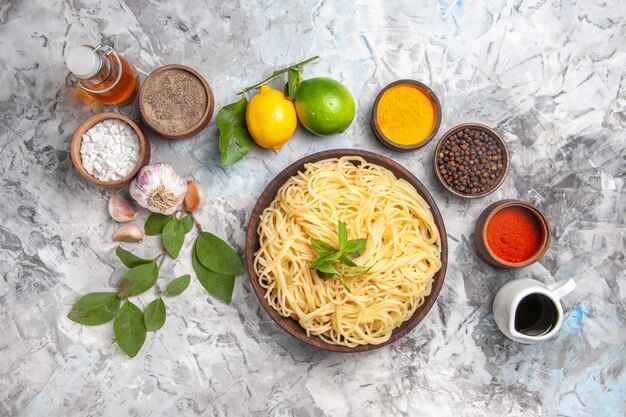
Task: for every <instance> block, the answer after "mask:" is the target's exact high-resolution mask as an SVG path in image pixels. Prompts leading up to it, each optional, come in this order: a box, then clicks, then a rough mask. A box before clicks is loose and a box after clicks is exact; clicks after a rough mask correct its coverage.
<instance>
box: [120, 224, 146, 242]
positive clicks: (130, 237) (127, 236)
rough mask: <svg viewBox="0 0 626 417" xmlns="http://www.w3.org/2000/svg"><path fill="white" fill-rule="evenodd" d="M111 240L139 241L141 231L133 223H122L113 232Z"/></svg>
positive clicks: (141, 236)
mask: <svg viewBox="0 0 626 417" xmlns="http://www.w3.org/2000/svg"><path fill="white" fill-rule="evenodd" d="M113 240H114V241H116V242H141V241H143V232H142V231H141V229H140V228H139V227H137V226H135V225H134V224H124V225H122V226H120V228H119V229H117V231H116V232H115V233H113Z"/></svg>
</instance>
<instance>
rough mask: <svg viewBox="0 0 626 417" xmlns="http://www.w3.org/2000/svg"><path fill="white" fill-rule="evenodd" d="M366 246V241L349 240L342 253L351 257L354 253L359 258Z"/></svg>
mask: <svg viewBox="0 0 626 417" xmlns="http://www.w3.org/2000/svg"><path fill="white" fill-rule="evenodd" d="M366 246H367V239H353V240H349V241H348V243H347V244H346V247H345V249H344V250H343V252H344V253H345V254H347V255H352V254H354V253H357V254H358V255H359V256H361V255H363V252H365V247H366Z"/></svg>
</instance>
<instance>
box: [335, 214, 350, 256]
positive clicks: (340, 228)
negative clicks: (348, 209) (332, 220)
mask: <svg viewBox="0 0 626 417" xmlns="http://www.w3.org/2000/svg"><path fill="white" fill-rule="evenodd" d="M337 235H338V240H339V250H340V251H343V250H344V249H345V248H346V244H347V243H348V229H346V225H345V224H343V222H342V221H341V220H339V222H338V223H337Z"/></svg>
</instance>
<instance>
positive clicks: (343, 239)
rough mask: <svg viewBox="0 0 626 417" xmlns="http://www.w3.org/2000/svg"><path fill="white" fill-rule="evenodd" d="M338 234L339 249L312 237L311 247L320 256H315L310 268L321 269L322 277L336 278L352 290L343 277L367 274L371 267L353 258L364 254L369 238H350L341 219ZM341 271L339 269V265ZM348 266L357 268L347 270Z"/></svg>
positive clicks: (347, 288) (347, 289) (348, 289)
mask: <svg viewBox="0 0 626 417" xmlns="http://www.w3.org/2000/svg"><path fill="white" fill-rule="evenodd" d="M337 236H338V244H339V249H336V248H335V247H333V246H332V245H331V244H329V243H326V242H324V241H322V240H318V239H311V248H312V249H313V251H314V252H315V254H316V255H317V256H318V257H317V258H313V260H312V262H311V266H310V268H311V269H313V270H316V271H319V272H320V273H321V274H319V275H320V278H323V279H329V278H335V279H337V280H339V282H341V285H343V287H344V288H345V289H346V291H348V292H350V288H349V287H348V286H347V285H346V283H345V282H344V280H343V277H351V278H353V277H359V276H361V275H364V274H366V273H367V272H368V271H369V270H370V269H371V267H369V268H368V267H363V266H359V265H357V264H356V263H354V262H353V261H352V259H354V258H357V257H359V256H361V255H363V252H365V248H366V246H367V239H353V240H349V239H348V229H347V228H346V225H345V224H343V223H342V222H341V221H339V222H338V224H337ZM340 264H341V265H343V266H342V267H341V271H340V270H339V266H340ZM346 267H348V268H356V269H353V270H351V271H348V272H346Z"/></svg>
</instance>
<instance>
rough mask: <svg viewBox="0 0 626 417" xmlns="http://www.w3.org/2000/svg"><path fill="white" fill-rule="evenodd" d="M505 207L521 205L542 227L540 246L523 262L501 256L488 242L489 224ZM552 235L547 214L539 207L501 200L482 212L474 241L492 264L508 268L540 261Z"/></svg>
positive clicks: (481, 253) (477, 222)
mask: <svg viewBox="0 0 626 417" xmlns="http://www.w3.org/2000/svg"><path fill="white" fill-rule="evenodd" d="M505 207H520V208H522V209H524V210H528V211H529V212H530V213H532V215H533V216H534V217H535V219H536V220H537V223H538V224H539V226H540V228H541V243H540V244H539V248H538V249H537V251H536V252H535V253H534V254H533V255H532V256H531V257H530V258H528V259H526V260H525V261H523V262H509V261H506V260H504V259H501V258H499V257H498V256H497V255H496V254H495V253H494V252H493V251H492V250H491V248H490V247H489V244H488V243H487V224H489V221H490V220H491V219H492V218H493V216H494V214H496V213H497V212H498V211H500V210H502V209H503V208H505ZM551 237H552V232H551V231H550V224H549V223H548V220H547V219H546V216H544V214H543V213H542V212H541V211H540V210H539V209H538V208H537V207H535V206H533V205H532V204H530V203H527V202H526V201H522V200H500V201H497V202H495V203H493V204H491V205H490V206H489V207H487V208H486V209H485V210H484V211H483V212H482V213H481V214H480V216H479V217H478V220H477V221H476V226H475V229H474V243H475V245H476V249H477V251H478V253H479V254H480V255H481V256H482V257H483V258H484V259H485V260H486V261H487V262H489V263H490V264H491V265H493V266H497V267H499V268H506V269H513V268H521V267H524V266H528V265H530V264H532V263H534V262H536V261H538V260H539V259H540V258H541V257H542V256H543V255H544V254H545V253H546V251H547V250H548V246H549V244H550V239H551Z"/></svg>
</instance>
